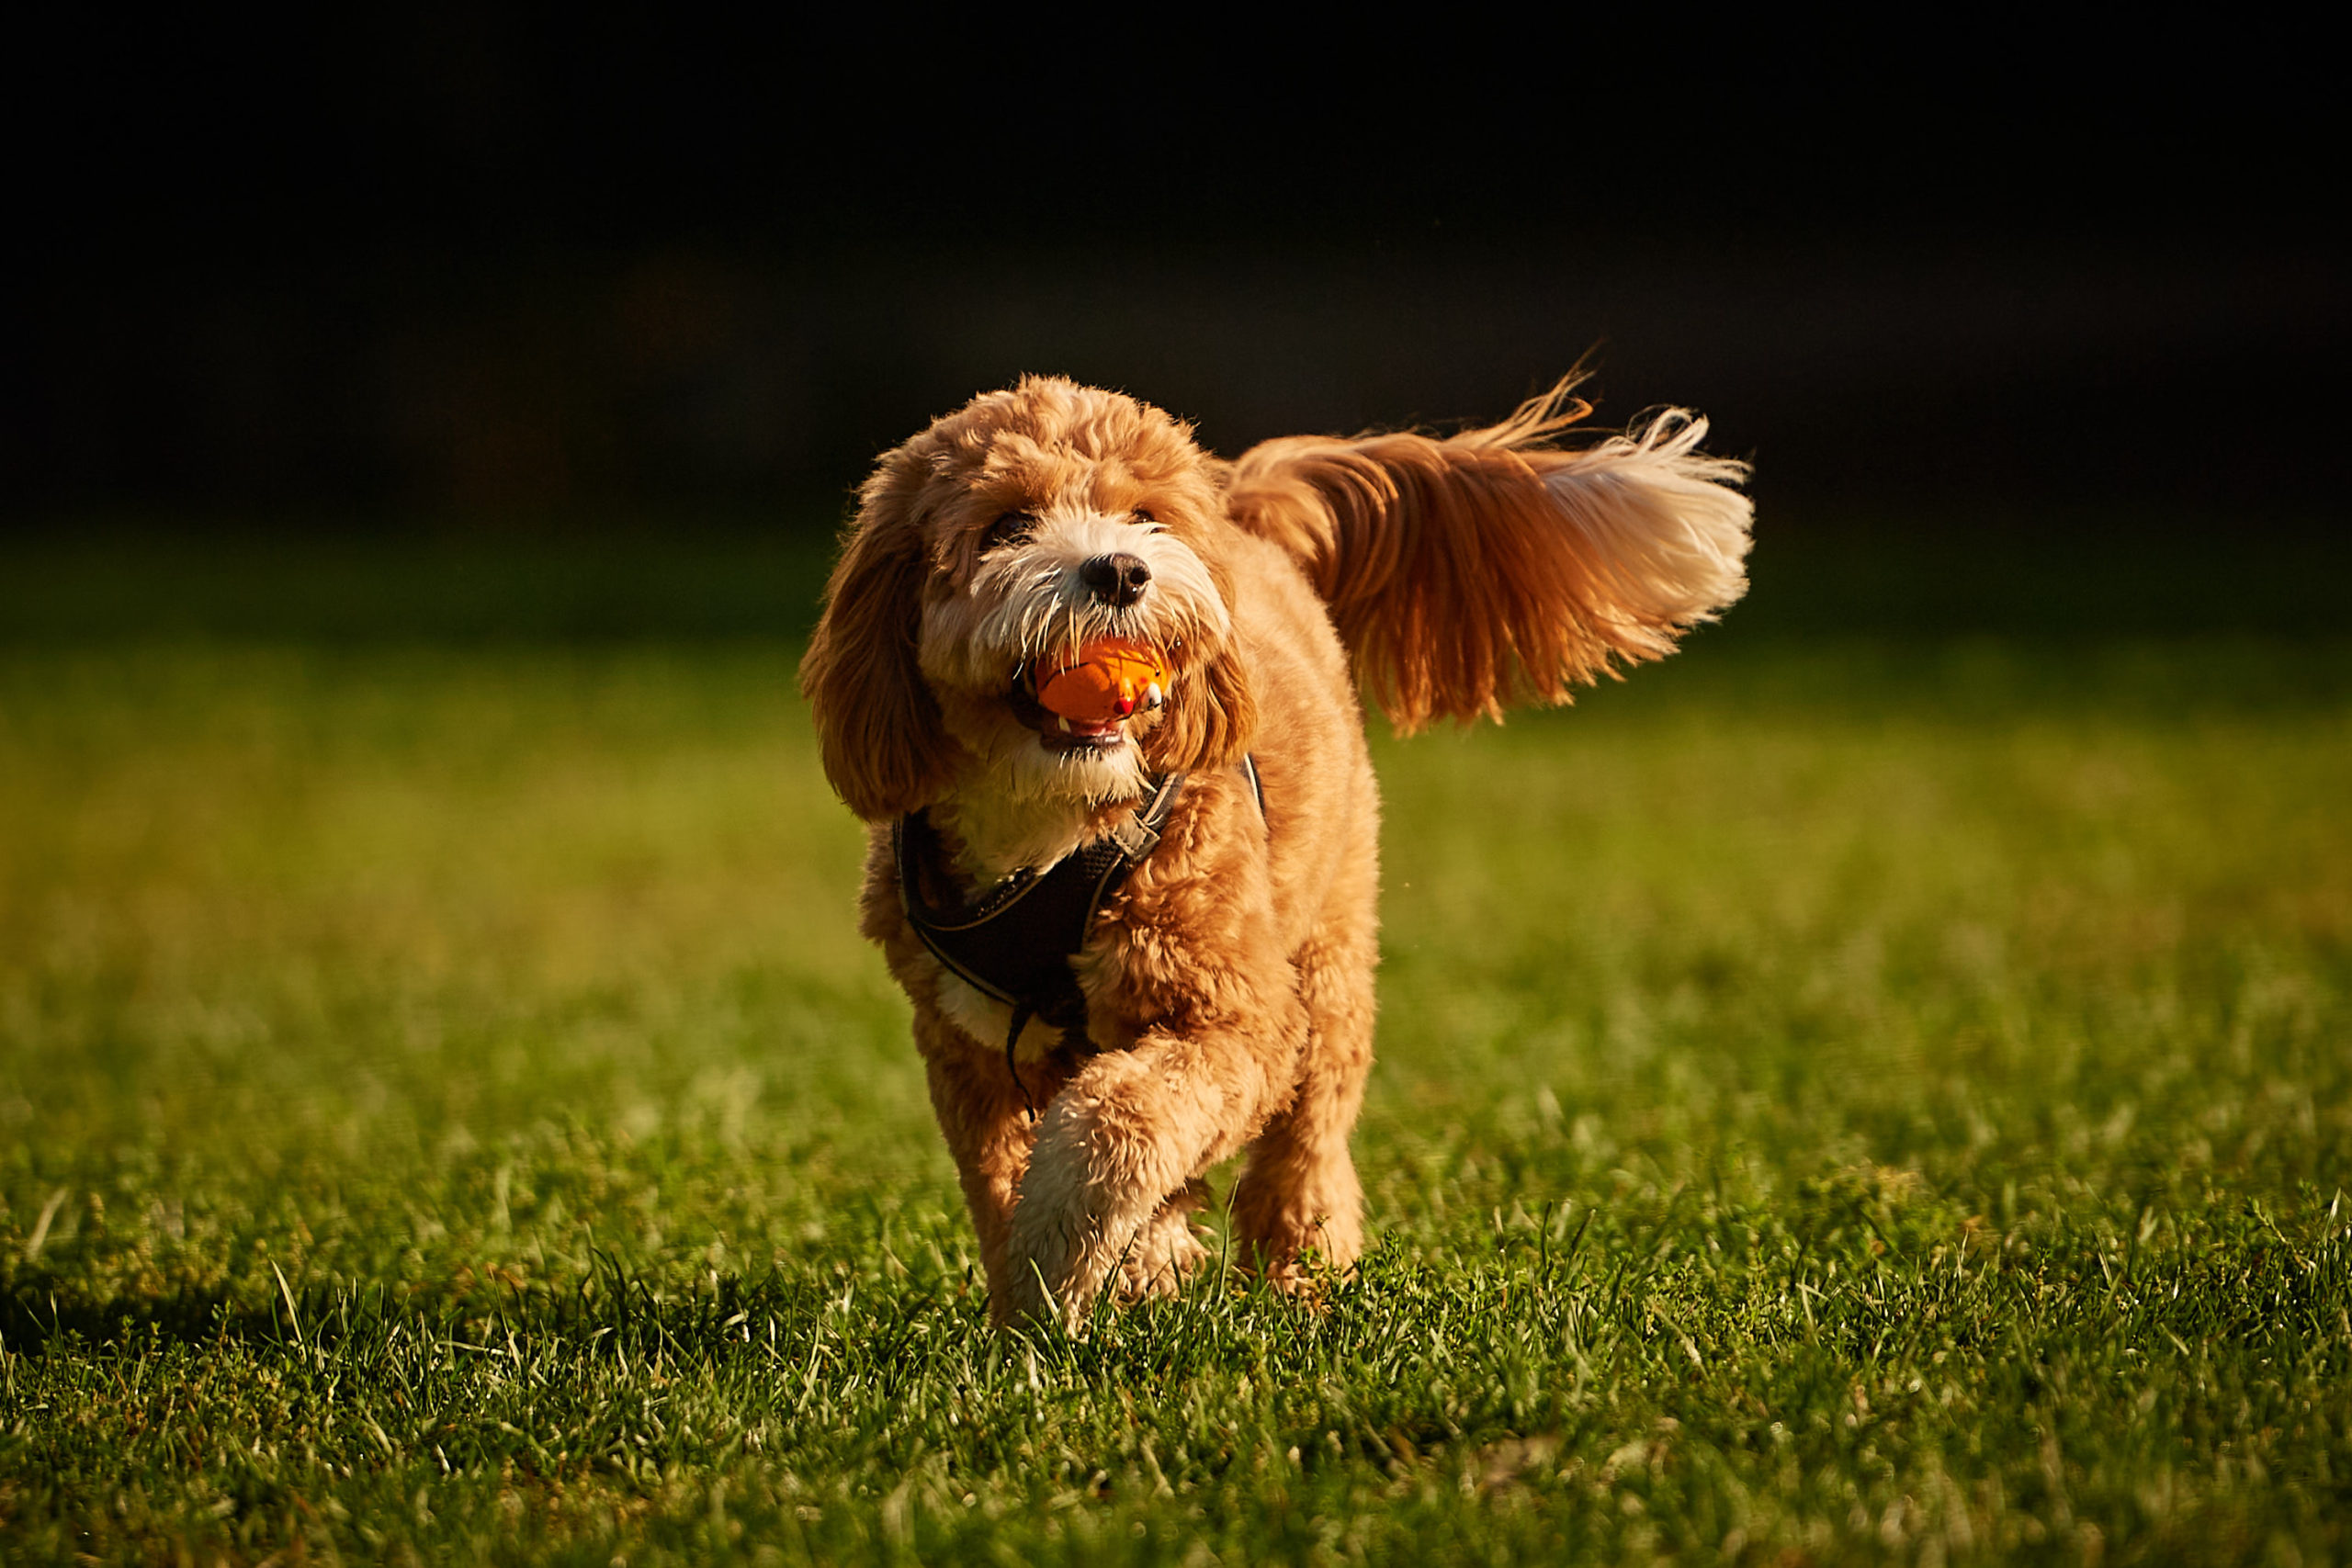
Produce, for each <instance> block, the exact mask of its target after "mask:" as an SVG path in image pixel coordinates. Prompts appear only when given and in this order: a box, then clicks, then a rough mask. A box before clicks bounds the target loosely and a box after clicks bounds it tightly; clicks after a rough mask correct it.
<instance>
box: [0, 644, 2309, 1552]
mask: <svg viewBox="0 0 2352 1568" xmlns="http://www.w3.org/2000/svg"><path fill="white" fill-rule="evenodd" d="M791 668H792V656H791V652H790V650H789V649H788V648H787V647H786V646H785V645H784V644H783V643H781V642H778V641H772V640H771V641H763V640H751V641H742V642H729V641H725V640H718V639H713V638H709V637H705V638H702V639H699V640H687V641H673V642H669V643H630V642H618V643H609V644H605V645H602V646H599V645H595V644H593V643H581V642H576V641H575V642H571V643H567V644H552V643H545V642H541V643H518V642H508V643H504V644H499V645H474V646H464V645H443V646H438V647H435V646H426V645H405V644H402V643H401V642H400V641H399V640H397V639H396V638H395V639H390V640H385V639H378V640H372V641H363V642H359V643H351V642H343V643H332V642H324V641H316V640H313V641H296V642H285V641H280V642H266V641H261V642H257V641H253V640H249V639H239V638H233V637H232V638H230V639H228V640H225V641H224V640H213V641H202V640H179V641H161V642H157V641H141V640H138V639H136V638H131V639H124V638H120V637H112V638H108V637H98V638H84V639H82V640H80V641H74V640H70V639H69V640H64V641H50V642H40V641H20V642H19V643H18V644H17V646H15V647H14V648H13V649H10V650H9V651H6V653H5V654H0V1557H5V1558H6V1560H7V1561H11V1562H14V1561H39V1560H64V1559H67V1558H71V1557H74V1556H76V1555H78V1554H86V1555H88V1556H90V1557H95V1558H97V1559H101V1560H136V1561H164V1562H168V1561H181V1560H193V1561H199V1562H210V1561H213V1560H215V1559H216V1558H220V1559H226V1560H228V1561H232V1562H246V1561H258V1560H262V1559H265V1558H272V1557H276V1558H277V1560H278V1561H281V1562H284V1561H293V1560H297V1559H299V1558H300V1557H303V1556H308V1557H311V1558H314V1559H325V1558H345V1559H353V1560H377V1559H390V1560H403V1561H406V1560H421V1561H431V1562H437V1561H445V1560H473V1559H481V1560H489V1561H501V1562H507V1561H568V1562H582V1563H589V1562H593V1563H597V1564H605V1563H607V1562H616V1561H623V1560H625V1561H627V1562H629V1563H632V1564H642V1563H646V1562H658V1561H681V1562H686V1561H695V1562H699V1561H707V1560H712V1559H715V1558H719V1557H722V1556H733V1557H741V1558H746V1559H751V1560H753V1561H760V1562H776V1561H781V1562H803V1561H827V1562H833V1561H906V1560H911V1559H917V1558H920V1559H922V1560H924V1561H943V1560H959V1559H969V1560H976V1561H981V1562H1008V1563H1009V1562H1059V1561H1087V1562H1093V1561H1137V1562H1147V1561H1170V1562H1194V1563H1199V1562H1210V1561H1218V1562H1227V1563H1232V1562H1257V1561H1268V1560H1299V1561H1330V1562H1345V1561H1355V1560H1359V1559H1366V1560H1384V1561H1456V1562H1497V1561H1510V1560H1529V1559H1532V1560H1544V1561H1559V1560H1563V1559H1567V1558H1574V1559H1577V1560H1591V1561H1599V1562H1615V1561H1646V1560H1651V1559H1654V1558H1667V1557H1671V1558H1674V1559H1677V1560H1679V1561H1683V1562H1713V1561H1735V1562H1766V1563H1773V1562H1841V1561H1860V1560H1872V1561H1875V1560H1905V1561H1908V1560H1917V1561H1923V1562H1925V1561H1940V1562H1973V1561H1984V1560H1996V1559H1997V1560H2027V1561H2044V1560H2046V1561H2064V1562H2089V1561H2096V1560H2099V1559H2101V1558H2104V1560H2106V1561H2109V1562H2138V1561H2181V1562H2230V1561H2246V1562H2298V1561H2300V1562H2326V1561H2335V1560H2341V1559H2343V1558H2345V1557H2346V1556H2352V1529H2348V1528H2347V1520H2348V1519H2352V1316H2347V1313H2352V1213H2346V1212H2345V1201H2344V1200H2343V1198H2342V1195H2341V1193H2340V1192H2339V1190H2338V1189H2339V1186H2340V1185H2342V1184H2345V1182H2346V1170H2347V1169H2352V809H2347V807H2346V802H2352V645H2346V644H2345V643H2343V642H2341V641H2333V640H2327V639H2324V638H2322V639H2318V640H2307V641H2301V642H2290V641H2281V640H2264V639H2260V638H2240V639H2231V638H2227V637H2222V638H2212V639H2204V640H2188V641H2173V642H2144V643H2130V642H2124V641H2119V640H2115V639H2112V638H2109V639H2104V640H2101V639H2089V640H2085V639H2081V638H2077V639H2075V640H2072V641H2066V642H2036V641H2033V640H2030V639H2012V640H2008V641H1978V642H1969V641H1964V640H1962V641H1891V642H1890V641H1881V642H1872V641H1867V640H1845V641H1823V640H1817V639H1816V640H1781V641H1775V640H1771V639H1770V638H1766V639H1762V640H1758V639H1754V638H1751V639H1749V640H1748V641H1747V642H1744V643H1743V642H1741V641H1739V640H1737V639H1736V637H1733V636H1722V637H1713V636H1712V634H1711V637H1702V638H1701V639H1699V641H1698V642H1697V643H1696V645H1695V646H1694V648H1693V649H1692V650H1691V652H1690V653H1689V654H1688V655H1687V656H1685V657H1684V658H1683V659H1682V660H1679V661H1677V662H1676V663H1673V664H1670V665H1668V666H1664V667H1660V668H1658V669H1657V670H1653V671H1644V672H1643V673H1642V674H1640V675H1639V676H1638V677H1637V678H1636V679H1635V680H1634V681H1633V682H1629V683H1628V684H1627V685H1626V686H1625V687H1624V688H1623V689H1622V690H1617V689H1612V690H1610V691H1606V692H1602V693H1600V694H1595V696H1594V697H1593V698H1591V699H1590V700H1589V701H1588V702H1587V703H1586V704H1585V705H1582V706H1580V707H1579V708H1578V709H1577V711H1575V712H1574V713H1571V714H1567V715H1561V716H1536V717H1529V718H1523V719H1519V720H1515V721H1514V722H1513V723H1512V724H1511V725H1510V727H1509V728H1506V729H1503V730H1500V731H1496V730H1492V729H1487V730H1482V731H1479V732H1476V733H1475V734H1472V735H1469V736H1466V737H1464V736H1453V735H1441V736H1434V737H1428V738H1424V739H1420V740H1416V741H1413V742H1410V743H1406V744H1391V743H1387V742H1385V741H1384V742H1381V743H1379V744H1378V745H1377V747H1376V750H1377V752H1378V761H1379V765H1380V767H1381V769H1382V773H1383V777H1384V781H1385V788H1386V794H1387V800H1388V806H1389V818H1388V829H1387V835H1386V838H1387V851H1386V852H1387V858H1388V871H1387V887H1388V891H1387V899H1386V917H1387V928H1386V930H1387V937H1386V966H1385V971H1384V974H1383V978H1382V995H1383V1006H1384V1015H1383V1026H1382V1033H1381V1052H1382V1060H1381V1064H1380V1066H1379V1068H1378V1070H1377V1072H1376V1073H1375V1076H1374V1088H1373V1092H1372V1097H1371V1101H1370V1104H1369V1105H1368V1107H1367V1110H1366V1113H1365V1116H1364V1121H1363V1127H1362V1130H1361V1133H1360V1134H1359V1137H1358V1152H1359V1159H1360V1163H1361V1165H1362V1167H1363V1171H1364V1173H1365V1178H1366V1183H1367V1187H1368V1189H1369V1191H1370V1194H1371V1202H1372V1211H1373V1218H1374V1225H1375V1229H1376V1238H1375V1243H1374V1250H1373V1251H1372V1253H1371V1255H1370V1257H1369V1258H1368V1259H1367V1261H1366V1263H1365V1266H1364V1268H1363V1272H1362V1275H1361V1277H1360V1278H1359V1279H1357V1280H1354V1281H1353V1282H1351V1283H1350V1284H1348V1285H1346V1286H1344V1287H1343V1288H1340V1289H1339V1290H1338V1291H1337V1292H1335V1294H1334V1296H1333V1299H1332V1300H1331V1302H1330V1303H1329V1306H1328V1308H1327V1309H1326V1310H1323V1311H1320V1312H1317V1311H1311V1310H1307V1309H1305V1308H1302V1307H1299V1306H1296V1305H1294V1304H1291V1303H1284V1302H1283V1301H1279V1300H1271V1299H1267V1298H1265V1297H1263V1296H1262V1295H1259V1294H1255V1293H1252V1292H1250V1291H1249V1290H1247V1289H1246V1288H1244V1287H1243V1285H1242V1284H1241V1283H1240V1282H1238V1280H1234V1279H1233V1278H1231V1277H1229V1276H1227V1275H1224V1274H1219V1275H1217V1276H1216V1277H1213V1278H1210V1279H1207V1280H1203V1281H1201V1282H1200V1283H1199V1285H1198V1286H1197V1287H1196V1288H1195V1289H1194V1290H1193V1292H1191V1294H1190V1295H1189V1296H1188V1297H1187V1298H1186V1299H1184V1300H1183V1301H1182V1302H1180V1303H1172V1304H1165V1305H1159V1306H1154V1307H1149V1308H1146V1309H1142V1310H1137V1311H1134V1312H1131V1313H1128V1314H1124V1315H1114V1316H1109V1317H1105V1318H1103V1319H1102V1320H1100V1321H1098V1322H1097V1323H1096V1324H1095V1325H1093V1329H1092V1332H1091V1337H1088V1338H1087V1339H1086V1340H1084V1341H1083V1342H1080V1343H1067V1342H1051V1343H1040V1344H1036V1345H1033V1346H1028V1347H1024V1348H1012V1349H1008V1348H1003V1347H1001V1346H1000V1345H999V1344H998V1343H996V1342H995V1341H993V1340H992V1339H991V1338H990V1337H989V1335H988V1334H987V1332H986V1331H985V1327H984V1317H983V1314H982V1308H981V1301H980V1297H979V1294H978V1285H977V1279H976V1274H977V1270H976V1258H975V1253H974V1248H973V1244H972V1240H971V1237H970V1235H969V1232H968V1229H967V1224H966V1222H965V1219H964V1217H963V1214H962V1211H961V1205H960V1203H959V1201H957V1199H956V1192H955V1188H954V1182H953V1178H952V1173H951V1171H950V1169H949V1167H948V1164H947V1161H946V1159H945V1157H944V1154H943V1152H942V1151H941V1149H940V1147H939V1144H938V1140H937V1138H936V1135H935V1134H933V1132H932V1130H931V1128H930V1124H929V1112H928V1110H927V1107H926V1105H925V1103H924V1100H923V1095H922V1080H921V1075H920V1073H919V1072H918V1071H917V1068H916V1063H915V1059H914V1055H913V1052H912V1049H911V1047H910V1045H909V1043H907V1041H906V1038H905V1021H904V1009H903V1004H902V1003H901V1002H900V1001H899V999H898V998H897V997H896V995H895V993H894V992H893V991H892V989H891V988H890V987H889V986H888V982H887V979H886V978H885V977H884V976H883V974H882V972H881V968H880V964H879V962H878V960H877V959H876V957H875V956H874V955H873V954H871V953H869V952H867V951H866V950H865V949H864V948H863V947H862V946H861V945H860V944H859V943H858V942H857V941H856V939H855V937H854V933H853V931H851V926H850V918H849V910H848V904H849V898H850V890H851V886H852V878H853V874H854V866H855V863H856V859H857V855H858V852H859V842H858V838H857V834H856V832H855V830H854V826H853V825H852V824H851V823H850V821H849V820H848V819H847V818H846V816H845V815H844V814H843V813H842V811H841V810H840V809H839V807H837V806H836V805H835V804H834V803H833V802H832V800H831V796H830V795H829V793H828V792H827V790H826V788H825V786H824V784H823V781H822V779H821V776H820V773H819V772H818V770H817V766H816V762H815V759H814V756H813V750H812V745H811V741H810V738H809V731H808V728H807V723H806V719H805V716H803V714H802V713H801V712H800V711H799V709H798V707H797V699H795V698H794V697H793V695H792V694H791V679H790V677H791Z"/></svg>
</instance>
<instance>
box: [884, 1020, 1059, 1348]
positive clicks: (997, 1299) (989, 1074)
mask: <svg viewBox="0 0 2352 1568" xmlns="http://www.w3.org/2000/svg"><path fill="white" fill-rule="evenodd" d="M915 1038H916V1042H917V1043H918V1045H919V1046H920V1047H921V1049H922V1055H923V1061H924V1068H925V1074H926V1077H928V1078H929V1080H930V1087H931V1106H932V1110H933V1112H934V1113H935V1114H936V1115H937V1116H938V1118H939V1130H940V1132H941V1133H942V1134H944V1136H945V1138H946V1140H947V1152H948V1153H949V1154H950V1155H952V1156H954V1157H955V1160H956V1179H957V1180H958V1181H959V1182H961V1184H962V1186H963V1189H964V1202H965V1205H966V1207H967V1208H969V1209H970V1210H971V1212H972V1228H973V1229H974V1230H975V1231H977V1232H978V1234H979V1240H980V1265H981V1268H982V1269H984V1270H985V1271H986V1272H987V1275H988V1284H989V1317H990V1318H991V1319H992V1320H993V1321H994V1322H995V1324H996V1325H997V1326H999V1327H1002V1326H1003V1325H1004V1323H1005V1314H1006V1313H1007V1311H1008V1310H1009V1305H1008V1303H1010V1302H1011V1300H1012V1295H1011V1291H1010V1286H1011V1282H1012V1272H1011V1269H1010V1268H1009V1267H1008V1264H1007V1261H1006V1259H1007V1256H1008V1254H1007V1245H1008V1242H1009V1239H1010V1236H1011V1232H1012V1205H1013V1201H1014V1199H1015V1197H1016V1195H1017V1193H1018V1192H1019V1190H1020V1187H1021V1175H1022V1172H1023V1171H1024V1170H1026V1169H1027V1168H1028V1166H1029V1145H1030V1140H1031V1135H1032V1133H1033V1132H1034V1129H1033V1128H1032V1126H1031V1124H1030V1121H1029V1113H1028V1102H1027V1101H1026V1100H1023V1099H1022V1098H1021V1091H1020V1089H1019V1088H1018V1087H1016V1086H1015V1085H1014V1084H1013V1082H1012V1077H1011V1076H1010V1075H1009V1074H1007V1073H1006V1072H1005V1070H1004V1064H1003V1063H1002V1062H1001V1061H999V1060H997V1059H995V1058H994V1057H992V1056H989V1055H987V1054H985V1053H983V1052H980V1051H978V1050H975V1049H974V1048H973V1047H972V1045H971V1044H970V1043H967V1042H966V1041H964V1040H963V1039H961V1038H960V1037H959V1036H958V1035H957V1034H956V1032H955V1031H954V1029H953V1027H952V1026H950V1025H948V1024H945V1023H944V1022H943V1021H941V1020H939V1019H938V1018H937V1017H936V1016H934V1015H923V1016H919V1017H918V1019H917V1021H916V1025H915ZM1023 1070H1024V1071H1025V1072H1026V1073H1027V1074H1028V1077H1029V1080H1030V1082H1031V1083H1032V1085H1033V1086H1034V1092H1036V1093H1040V1094H1047V1095H1050V1094H1051V1093H1053V1091H1054V1090H1055V1089H1057V1088H1058V1087H1059V1086H1060V1083H1061V1081H1062V1080H1061V1077H1060V1076H1059V1073H1058V1071H1057V1068H1056V1067H1055V1066H1054V1064H1053V1063H1052V1062H1051V1061H1050V1060H1048V1061H1043V1062H1031V1063H1029V1064H1027V1066H1025V1067H1024V1069H1023Z"/></svg>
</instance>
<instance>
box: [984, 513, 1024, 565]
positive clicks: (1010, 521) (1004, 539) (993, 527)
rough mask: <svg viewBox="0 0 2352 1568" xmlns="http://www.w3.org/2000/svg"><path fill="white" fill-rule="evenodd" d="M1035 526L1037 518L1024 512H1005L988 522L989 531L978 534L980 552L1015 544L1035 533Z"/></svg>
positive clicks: (986, 552) (985, 552)
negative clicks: (993, 520)
mask: <svg viewBox="0 0 2352 1568" xmlns="http://www.w3.org/2000/svg"><path fill="white" fill-rule="evenodd" d="M1036 527H1037V520H1036V519H1035V518H1034V517H1032V516H1030V515H1029V514H1028V513H1026V512H1008V513H1004V514H1003V515H1002V516H1001V517H999V518H998V519H997V520H996V521H995V522H993V523H991V524H989V531H988V532H987V533H985V534H983V535H981V536H980V553H981V554H982V555H986V554H988V552H989V551H990V550H997V549H1002V548H1003V547H1005V546H1007V545H1017V544H1019V543H1020V542H1021V541H1022V540H1023V539H1025V538H1027V537H1028V536H1030V535H1031V534H1033V533H1035V531H1036Z"/></svg>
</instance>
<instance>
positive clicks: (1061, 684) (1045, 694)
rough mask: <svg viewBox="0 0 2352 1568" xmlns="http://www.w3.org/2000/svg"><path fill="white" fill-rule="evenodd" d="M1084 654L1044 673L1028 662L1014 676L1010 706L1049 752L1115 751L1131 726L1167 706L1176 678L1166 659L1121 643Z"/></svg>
mask: <svg viewBox="0 0 2352 1568" xmlns="http://www.w3.org/2000/svg"><path fill="white" fill-rule="evenodd" d="M1085 655H1086V656H1085V657H1080V656H1078V655H1072V656H1070V657H1069V659H1068V660H1066V661H1064V662H1060V663H1057V664H1054V665H1050V666H1048V667H1046V668H1045V669H1044V670H1043V671H1041V669H1040V667H1039V666H1038V665H1037V664H1036V663H1035V662H1033V661H1024V662H1023V663H1022V664H1021V665H1020V666H1019V667H1017V668H1016V669H1015V670H1014V671H1013V672H1012V681H1011V682H1010V683H1009V690H1008V691H1007V692H1006V693H1005V699H1004V700H1005V705H1006V706H1008V707H1010V708H1011V709H1012V716H1013V717H1014V718H1016V719H1018V720H1019V721H1020V722H1021V723H1022V724H1023V725H1024V726H1026V727H1027V728H1031V729H1034V730H1035V731H1036V732H1037V741H1038V744H1039V745H1041V746H1042V747H1044V748H1045V749H1046V750H1047V751H1051V752H1056V753H1061V754H1069V753H1073V752H1086V751H1110V750H1116V749H1117V748H1118V747H1120V746H1122V745H1124V744H1125V742H1126V740H1127V739H1128V736H1129V734H1130V731H1131V727H1133V726H1135V725H1136V724H1138V723H1142V722H1148V720H1149V718H1150V716H1152V715H1155V714H1157V713H1158V712H1159V710H1160V709H1161V708H1162V707H1164V706H1166V705H1167V701H1168V698H1167V692H1166V685H1165V683H1166V682H1170V681H1171V680H1172V679H1173V676H1172V674H1171V673H1170V671H1171V665H1170V660H1168V659H1167V658H1166V657H1165V656H1163V655H1159V654H1158V653H1156V652H1152V651H1149V650H1147V649H1143V648H1142V646H1141V645H1138V644H1132V643H1126V642H1124V641H1120V640H1118V639H1103V640H1101V641H1098V642H1097V643H1094V644H1091V645H1089V648H1088V649H1086V650H1085ZM1106 656H1107V657H1106Z"/></svg>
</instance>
